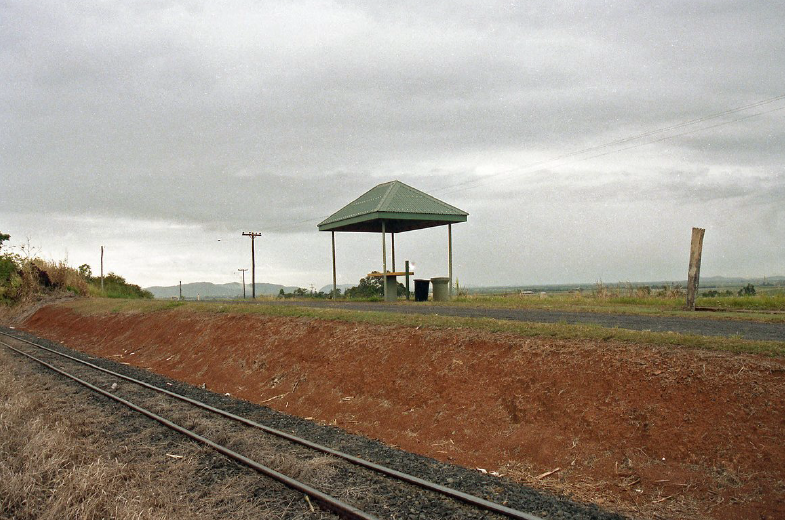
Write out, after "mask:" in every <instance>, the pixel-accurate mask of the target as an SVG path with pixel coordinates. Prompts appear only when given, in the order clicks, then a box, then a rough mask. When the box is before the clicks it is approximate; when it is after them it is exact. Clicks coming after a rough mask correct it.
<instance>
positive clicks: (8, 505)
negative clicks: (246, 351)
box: [0, 349, 305, 520]
mask: <svg viewBox="0 0 785 520" xmlns="http://www.w3.org/2000/svg"><path fill="white" fill-rule="evenodd" d="M17 374H21V375H17ZM115 413H116V412H115ZM127 420H128V419H127V418H126V419H121V418H119V417H117V416H115V415H113V414H112V413H107V411H106V410H105V409H104V408H102V407H100V406H96V405H94V404H89V403H87V402H85V401H84V400H83V397H82V396H81V395H78V394H76V395H75V394H74V392H73V387H71V386H69V385H67V384H66V383H62V382H59V381H53V380H51V379H49V377H48V376H40V375H35V374H33V373H31V372H29V368H27V367H26V365H24V364H22V363H20V362H19V361H18V360H17V359H16V358H15V357H14V356H12V355H11V354H9V353H8V352H7V351H5V350H4V349H0V511H2V513H0V517H2V518H13V519H15V520H33V519H36V520H55V519H57V520H60V519H63V518H79V519H85V520H92V519H104V518H127V519H139V520H146V519H162V520H163V519H188V518H200V519H202V518H233V519H238V520H239V519H242V520H245V519H251V518H261V519H272V518H281V515H282V508H281V502H282V501H284V498H283V497H278V496H277V495H280V491H276V492H275V493H271V494H268V493H269V492H266V491H263V490H262V488H259V487H258V486H259V478H258V476H257V475H255V474H244V473H243V474H238V475H236V476H233V475H225V476H224V477H221V478H215V477H214V476H211V472H212V471H213V469H212V467H211V466H209V463H207V462H205V461H208V460H211V457H212V452H211V450H209V449H208V448H205V447H202V446H199V445H196V444H194V443H188V442H178V443H176V444H174V447H173V446H172V445H171V441H167V440H166V439H164V440H162V437H161V433H160V431H159V428H158V427H157V425H151V426H150V427H144V426H142V427H131V428H130V430H127V429H125V427H126V426H127V424H126V423H125V421H127ZM140 424H146V423H144V422H143V423H140ZM113 429H118V430H121V431H124V432H125V433H123V434H118V435H117V436H113V433H112V432H113ZM169 454H171V455H169ZM275 489H278V488H277V487H276V488H275ZM254 490H256V491H254ZM284 507H285V508H288V507H289V506H288V505H284ZM304 507H305V506H301V508H300V509H302V510H304ZM290 513H291V511H290ZM290 517H291V515H290Z"/></svg>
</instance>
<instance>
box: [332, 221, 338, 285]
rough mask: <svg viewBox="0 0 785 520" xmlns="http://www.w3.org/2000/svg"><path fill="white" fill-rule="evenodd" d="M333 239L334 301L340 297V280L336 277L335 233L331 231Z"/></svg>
mask: <svg viewBox="0 0 785 520" xmlns="http://www.w3.org/2000/svg"><path fill="white" fill-rule="evenodd" d="M330 233H331V234H332V238H333V300H334V299H335V298H336V297H337V296H338V279H337V278H336V276H335V231H330Z"/></svg>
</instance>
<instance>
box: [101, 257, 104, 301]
mask: <svg viewBox="0 0 785 520" xmlns="http://www.w3.org/2000/svg"><path fill="white" fill-rule="evenodd" d="M103 292H104V246H101V293H103ZM102 296H103V295H102Z"/></svg>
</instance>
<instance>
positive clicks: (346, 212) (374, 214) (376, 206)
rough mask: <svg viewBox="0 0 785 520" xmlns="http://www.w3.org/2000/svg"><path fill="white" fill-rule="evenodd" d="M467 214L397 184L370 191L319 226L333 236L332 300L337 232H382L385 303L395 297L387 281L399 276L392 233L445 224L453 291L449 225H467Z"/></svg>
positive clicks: (387, 184) (413, 189)
mask: <svg viewBox="0 0 785 520" xmlns="http://www.w3.org/2000/svg"><path fill="white" fill-rule="evenodd" d="M468 215H469V214H468V213H466V212H465V211H463V210H461V209H458V208H456V207H455V206H451V205H449V204H447V203H446V202H443V201H441V200H439V199H437V198H436V197H432V196H431V195H428V194H427V193H424V192H422V191H420V190H417V189H415V188H412V187H411V186H409V185H407V184H404V183H402V182H400V181H391V182H385V183H383V184H379V185H378V186H375V187H374V188H371V189H370V190H368V191H367V192H365V193H364V194H362V195H360V196H359V197H358V198H357V199H355V200H353V201H352V202H350V203H349V204H347V205H346V206H344V207H343V208H341V209H339V210H338V211H336V212H335V213H333V214H332V215H330V216H329V217H327V218H326V219H325V220H323V221H322V222H321V223H320V224H319V225H318V228H319V231H330V232H331V234H332V253H333V297H335V294H336V293H337V291H336V289H337V278H336V269H335V232H336V231H349V232H360V233H381V235H382V276H383V277H384V284H383V285H384V297H385V300H392V299H395V297H391V295H389V294H388V292H389V290H390V289H388V287H387V286H388V283H387V282H388V278H392V277H394V276H396V274H398V273H395V234H396V233H403V232H405V231H414V230H416V229H425V228H429V227H435V226H445V225H446V226H447V263H448V277H449V279H450V282H449V283H450V290H452V225H453V224H455V223H458V222H466V219H467V217H468ZM387 233H389V234H390V236H391V242H392V272H390V271H388V270H387V238H386V235H387ZM401 274H403V273H401ZM393 280H394V278H393ZM391 285H393V287H395V286H396V285H395V284H391Z"/></svg>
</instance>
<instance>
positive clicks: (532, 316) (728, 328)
mask: <svg viewBox="0 0 785 520" xmlns="http://www.w3.org/2000/svg"><path fill="white" fill-rule="evenodd" d="M223 303H249V302H243V301H242V300H241V301H238V300H231V301H224V302H223ZM255 303H257V304H258V305H291V306H298V307H318V308H328V309H345V310H353V311H376V312H394V313H398V314H426V315H440V316H457V317H465V318H493V319H497V320H510V321H524V322H534V323H576V324H580V323H588V324H594V325H599V326H602V327H609V328H614V327H618V328H621V329H630V330H641V331H653V332H675V333H679V334H696V335H699V336H724V337H730V336H738V337H740V338H744V339H750V340H759V341H785V323H760V322H754V321H744V320H718V319H710V318H678V317H667V316H640V315H635V314H603V313H595V312H567V311H549V310H540V309H490V308H482V307H457V306H452V305H439V304H431V303H426V304H414V303H412V304H411V305H405V304H385V303H382V302H327V301H318V300H317V301H312V302H309V301H296V302H287V301H258V302H255Z"/></svg>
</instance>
